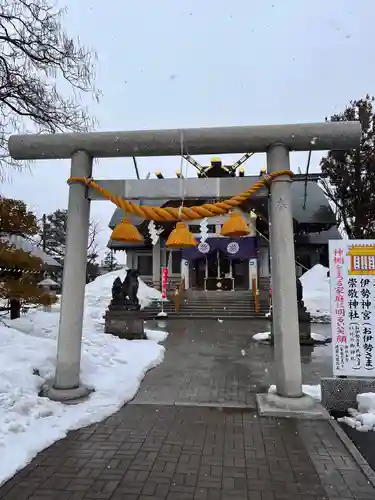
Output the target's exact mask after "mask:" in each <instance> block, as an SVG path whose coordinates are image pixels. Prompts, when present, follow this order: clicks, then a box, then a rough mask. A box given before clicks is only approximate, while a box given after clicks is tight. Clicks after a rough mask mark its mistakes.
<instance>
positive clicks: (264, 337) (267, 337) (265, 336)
mask: <svg viewBox="0 0 375 500" xmlns="http://www.w3.org/2000/svg"><path fill="white" fill-rule="evenodd" d="M270 338H271V332H259V333H256V334H255V335H253V340H258V341H259V340H270ZM311 338H312V339H313V340H316V341H317V342H325V341H326V340H327V338H326V337H324V335H321V334H320V333H314V332H311Z"/></svg>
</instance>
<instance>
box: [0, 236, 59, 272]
mask: <svg viewBox="0 0 375 500" xmlns="http://www.w3.org/2000/svg"><path fill="white" fill-rule="evenodd" d="M0 239H1V240H2V241H7V242H8V243H9V244H11V245H13V246H14V247H15V248H17V250H23V251H24V252H27V253H29V254H30V255H33V256H34V257H38V258H39V259H40V260H41V261H42V262H43V264H44V266H48V267H62V266H61V264H60V263H59V262H57V260H55V259H54V258H53V257H51V256H50V255H48V254H46V253H45V252H44V251H43V250H42V249H41V248H39V247H38V246H37V244H36V243H35V242H33V241H31V240H28V239H26V238H24V237H23V236H20V235H19V234H8V235H2V236H1V237H0Z"/></svg>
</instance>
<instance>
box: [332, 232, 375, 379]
mask: <svg viewBox="0 0 375 500" xmlns="http://www.w3.org/2000/svg"><path fill="white" fill-rule="evenodd" d="M329 254H330V265H329V268H330V287H331V317H332V321H331V325H332V345H333V360H334V361H333V362H334V366H333V371H334V374H335V375H336V376H350V375H351V376H357V377H358V376H359V377H372V376H374V373H375V367H374V348H375V340H374V333H375V309H374V306H375V240H346V241H345V240H338V241H330V242H329Z"/></svg>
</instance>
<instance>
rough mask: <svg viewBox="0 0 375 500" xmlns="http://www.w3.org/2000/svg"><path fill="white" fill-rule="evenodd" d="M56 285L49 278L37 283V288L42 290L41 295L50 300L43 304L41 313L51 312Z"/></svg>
mask: <svg viewBox="0 0 375 500" xmlns="http://www.w3.org/2000/svg"><path fill="white" fill-rule="evenodd" d="M58 286H59V285H58V283H56V281H53V280H52V279H51V278H45V279H44V280H42V281H40V282H39V283H38V287H39V288H41V289H42V290H43V295H44V296H45V297H48V298H49V299H51V300H46V301H45V303H44V304H43V311H45V312H51V310H52V305H51V304H52V302H54V301H55V299H56V292H57V288H58Z"/></svg>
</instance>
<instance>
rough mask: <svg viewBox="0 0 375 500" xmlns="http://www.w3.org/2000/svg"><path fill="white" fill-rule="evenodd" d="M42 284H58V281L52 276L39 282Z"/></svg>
mask: <svg viewBox="0 0 375 500" xmlns="http://www.w3.org/2000/svg"><path fill="white" fill-rule="evenodd" d="M38 285H40V286H56V285H58V283H56V281H53V280H51V278H46V279H45V280H42V281H40V282H39V283H38Z"/></svg>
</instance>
